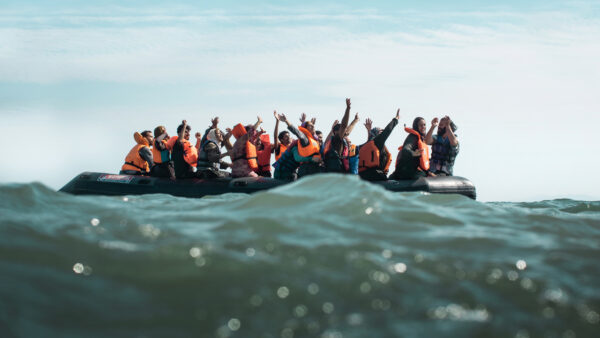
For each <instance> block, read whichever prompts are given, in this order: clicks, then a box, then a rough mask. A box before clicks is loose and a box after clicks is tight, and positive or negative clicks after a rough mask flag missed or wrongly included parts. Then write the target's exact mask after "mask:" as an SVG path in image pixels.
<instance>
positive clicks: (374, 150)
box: [358, 109, 400, 181]
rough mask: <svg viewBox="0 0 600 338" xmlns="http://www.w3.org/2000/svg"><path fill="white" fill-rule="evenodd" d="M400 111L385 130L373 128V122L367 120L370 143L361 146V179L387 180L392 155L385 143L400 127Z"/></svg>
mask: <svg viewBox="0 0 600 338" xmlns="http://www.w3.org/2000/svg"><path fill="white" fill-rule="evenodd" d="M399 119H400V109H398V110H397V111H396V116H395V117H394V118H393V119H392V121H390V123H388V125H387V126H386V127H385V129H383V130H382V129H381V128H373V121H372V120H371V119H367V120H366V122H365V127H366V128H367V130H368V131H369V141H368V142H367V143H365V144H363V145H362V146H360V151H359V164H358V172H359V175H360V178H362V179H363V180H367V181H385V180H387V175H388V171H389V169H390V164H391V163H392V154H390V151H389V150H388V149H387V147H386V146H385V141H387V139H388V137H390V135H391V134H392V130H394V128H396V126H397V125H398V120H399Z"/></svg>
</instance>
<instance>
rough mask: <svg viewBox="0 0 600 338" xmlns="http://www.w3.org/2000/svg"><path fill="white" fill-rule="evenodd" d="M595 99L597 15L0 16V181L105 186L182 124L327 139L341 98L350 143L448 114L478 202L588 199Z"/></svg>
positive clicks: (526, 8) (482, 8)
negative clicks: (315, 133)
mask: <svg viewBox="0 0 600 338" xmlns="http://www.w3.org/2000/svg"><path fill="white" fill-rule="evenodd" d="M598 93H600V2H598V1H527V2H526V4H524V3H521V2H518V1H505V2H502V4H498V3H497V2H490V3H489V4H488V5H485V4H481V2H479V1H453V2H448V1H423V2H413V1H374V2H364V1H343V2H342V1H339V2H323V1H310V0H309V1H303V2H301V3H300V2H295V1H294V2H293V1H257V2H252V4H248V2H246V1H220V2H214V3H213V2H205V1H203V2H200V3H199V2H198V1H170V2H168V5H165V4H164V2H163V1H141V0H140V1H85V2H81V1H60V0H59V1H52V2H51V3H50V2H47V1H31V0H29V1H13V0H4V1H2V3H0V126H1V127H0V128H1V129H2V130H3V132H4V134H5V137H6V138H7V139H8V140H14V141H12V142H10V143H9V144H10V145H9V146H8V147H5V148H4V150H3V151H2V154H3V156H2V157H3V159H2V160H1V161H0V183H9V182H32V181H40V182H42V183H44V184H46V185H48V186H50V187H52V188H55V189H59V188H60V187H61V186H62V185H64V184H66V183H67V182H68V181H69V180H70V179H72V178H73V177H74V176H75V175H77V174H78V173H81V172H83V171H99V172H108V173H116V172H118V171H119V169H120V166H121V165H122V163H123V159H124V157H125V155H126V154H127V152H128V151H129V149H130V148H131V147H132V146H133V137H132V134H133V132H134V131H142V130H146V129H147V130H153V129H154V127H156V126H157V125H165V126H166V127H167V129H168V131H169V132H170V134H171V135H174V134H175V129H176V128H177V125H178V124H179V123H180V122H181V120H182V119H186V120H187V121H188V122H189V123H190V124H191V126H192V128H193V130H194V131H204V129H205V128H206V127H208V125H209V124H210V118H211V117H213V116H219V117H220V120H221V127H222V128H225V127H231V126H233V125H234V124H236V123H238V122H242V123H251V122H254V121H255V120H256V116H257V115H260V116H261V117H262V118H263V120H265V123H264V127H265V129H266V130H268V131H269V132H271V133H272V130H273V127H274V124H275V123H274V118H273V115H272V114H273V110H275V109H276V110H277V111H278V112H281V113H285V114H286V115H287V116H288V117H290V118H291V119H292V120H294V121H297V117H299V115H300V114H301V113H302V112H305V113H306V114H307V115H308V116H309V117H313V116H314V117H316V118H317V129H321V130H323V131H325V134H326V133H327V131H328V130H329V128H330V127H331V124H332V122H333V121H334V120H335V119H341V117H342V115H343V112H344V109H345V98H346V97H349V98H351V99H352V114H354V113H358V114H359V117H360V118H361V122H360V123H361V124H359V126H357V127H356V129H355V131H354V132H353V134H352V135H351V139H352V140H353V142H354V143H356V144H361V143H363V142H364V141H365V140H366V137H367V133H366V130H365V128H364V127H363V126H362V122H364V120H365V118H367V117H369V118H371V119H372V120H373V121H374V124H375V125H377V126H380V127H384V126H385V125H386V124H387V123H388V122H389V121H390V120H391V119H392V118H393V117H394V115H395V111H396V109H397V108H400V109H401V113H400V114H401V119H400V126H401V125H402V124H406V125H411V124H412V120H413V119H414V118H415V117H417V116H422V117H424V118H425V119H426V120H427V123H428V125H429V123H430V121H431V120H432V119H433V118H434V117H442V116H444V115H450V116H451V118H452V119H453V121H454V122H455V123H456V124H457V125H458V130H457V134H458V136H459V140H460V144H461V149H460V153H459V155H458V157H457V160H456V164H455V174H456V175H458V176H463V177H466V178H468V179H470V180H471V181H473V183H474V184H475V185H476V187H477V193H478V199H479V200H483V201H533V200H544V199H554V198H573V199H580V200H600V179H598V178H597V174H596V171H597V170H596V168H600V157H599V156H598V153H599V152H598V148H599V146H600V141H599V140H598V137H597V136H596V135H595V131H596V130H597V129H598V128H599V127H600V99H599V98H598V96H599V94H598ZM406 135H407V134H406V132H404V131H403V130H402V128H397V129H396V130H394V132H393V133H392V136H391V137H390V138H389V139H388V142H387V145H388V148H390V149H396V148H397V147H398V146H400V145H401V144H402V142H403V140H404V138H405V137H406ZM17 140H18V141H17ZM392 152H393V153H394V157H395V155H396V154H395V153H396V152H395V151H392Z"/></svg>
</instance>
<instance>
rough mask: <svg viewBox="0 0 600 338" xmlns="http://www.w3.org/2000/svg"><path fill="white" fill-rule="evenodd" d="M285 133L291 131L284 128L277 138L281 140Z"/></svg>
mask: <svg viewBox="0 0 600 338" xmlns="http://www.w3.org/2000/svg"><path fill="white" fill-rule="evenodd" d="M285 134H289V132H288V131H285V130H284V131H282V132H280V133H279V135H277V138H278V139H279V141H281V140H282V139H283V137H284V136H285Z"/></svg>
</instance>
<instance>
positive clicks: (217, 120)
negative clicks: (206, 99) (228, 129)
mask: <svg viewBox="0 0 600 338" xmlns="http://www.w3.org/2000/svg"><path fill="white" fill-rule="evenodd" d="M210 122H211V123H212V128H213V129H214V128H217V126H218V125H219V117H218V116H215V117H214V118H213V119H211V120H210Z"/></svg>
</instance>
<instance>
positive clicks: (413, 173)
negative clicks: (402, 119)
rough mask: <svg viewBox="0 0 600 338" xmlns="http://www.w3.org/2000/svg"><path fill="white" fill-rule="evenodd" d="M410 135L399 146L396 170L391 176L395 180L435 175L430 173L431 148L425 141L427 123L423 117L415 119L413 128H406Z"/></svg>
mask: <svg viewBox="0 0 600 338" xmlns="http://www.w3.org/2000/svg"><path fill="white" fill-rule="evenodd" d="M404 130H405V131H406V132H407V133H408V136H407V137H406V139H405V140H404V145H403V146H402V147H400V148H398V150H399V152H398V157H397V159H396V170H395V171H394V173H393V174H392V175H391V176H390V179H393V180H412V179H416V178H419V177H426V176H435V175H433V174H430V173H429V148H428V147H427V144H426V143H425V132H426V130H427V123H426V122H425V119H424V118H422V117H417V118H415V119H414V121H413V124H412V129H411V128H406V127H405V128H404Z"/></svg>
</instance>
